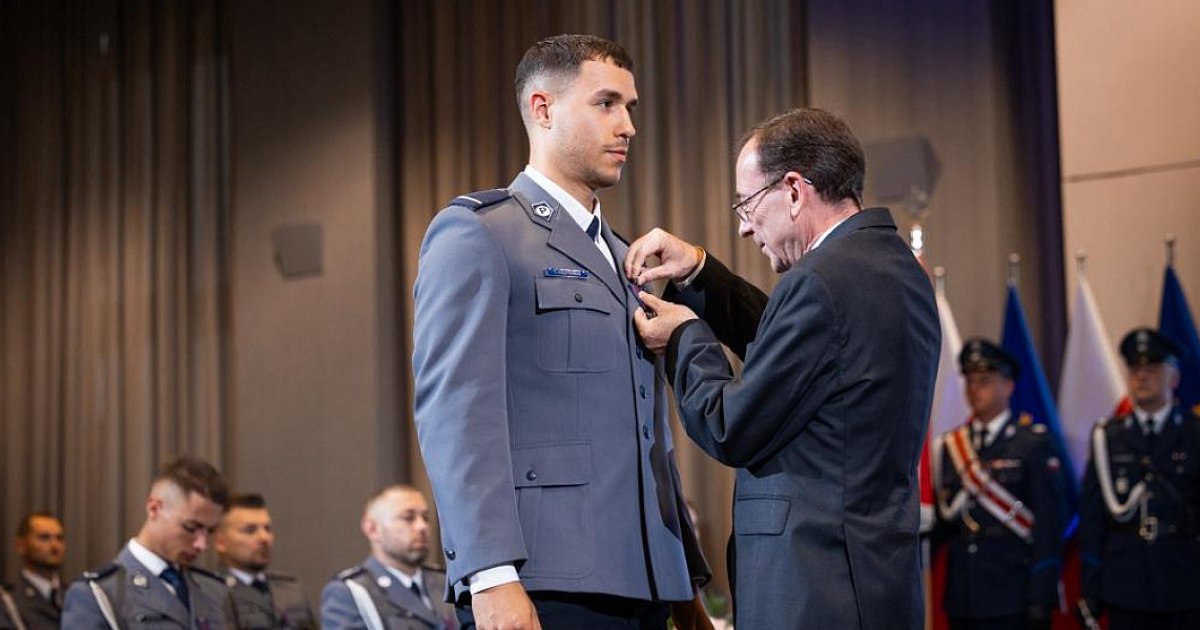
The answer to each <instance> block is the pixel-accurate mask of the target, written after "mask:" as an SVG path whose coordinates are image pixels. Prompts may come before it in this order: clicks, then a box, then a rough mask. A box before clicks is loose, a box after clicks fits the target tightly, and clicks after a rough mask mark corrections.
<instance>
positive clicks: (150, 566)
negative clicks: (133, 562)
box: [128, 538, 171, 577]
mask: <svg viewBox="0 0 1200 630" xmlns="http://www.w3.org/2000/svg"><path fill="white" fill-rule="evenodd" d="M128 547H129V553H131V554H133V557H134V558H136V559H137V561H138V562H141V563H142V566H144V567H146V569H147V570H148V571H150V572H151V573H153V574H154V576H155V577H158V576H159V575H162V572H163V571H166V570H167V567H169V566H171V564H170V563H169V562H167V561H166V560H163V559H162V558H161V557H159V555H158V554H156V553H154V552H153V551H150V550H149V549H147V548H146V547H144V546H143V545H142V543H140V542H138V541H137V539H136V538H130V539H129V545H128Z"/></svg>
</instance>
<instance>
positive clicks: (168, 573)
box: [158, 567, 192, 610]
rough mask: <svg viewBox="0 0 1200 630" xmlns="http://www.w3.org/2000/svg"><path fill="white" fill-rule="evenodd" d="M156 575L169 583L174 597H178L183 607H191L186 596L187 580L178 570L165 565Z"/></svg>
mask: <svg viewBox="0 0 1200 630" xmlns="http://www.w3.org/2000/svg"><path fill="white" fill-rule="evenodd" d="M158 577H160V578H162V580H163V581H164V582H166V583H167V584H170V585H171V588H173V589H175V597H178V598H179V601H181V602H183V607H184V608H186V609H188V610H191V609H192V606H191V600H190V599H189V598H188V587H187V581H186V580H184V579H183V575H182V574H181V573H179V571H178V570H176V569H175V568H174V567H167V568H165V569H163V572H162V573H160V574H158Z"/></svg>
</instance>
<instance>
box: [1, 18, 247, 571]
mask: <svg viewBox="0 0 1200 630" xmlns="http://www.w3.org/2000/svg"><path fill="white" fill-rule="evenodd" d="M6 10H7V11H9V12H10V13H11V15H6V16H5V17H6V18H8V19H6V23H8V24H10V25H12V24H19V25H20V27H19V29H20V30H19V31H16V32H12V33H11V35H12V37H13V38H16V39H17V40H18V41H17V42H16V43H15V44H14V45H13V54H12V55H10V56H8V61H7V63H8V64H9V66H8V67H9V68H11V70H12V73H13V77H14V86H15V87H14V89H12V90H11V91H10V92H9V93H7V94H6V98H7V102H8V104H7V105H6V107H8V108H9V110H8V111H9V113H10V114H11V116H10V117H6V120H12V121H13V123H12V124H13V129H12V131H11V132H10V133H11V135H12V139H13V142H12V144H11V145H10V150H8V151H6V155H8V156H11V159H12V160H13V162H12V164H11V166H12V168H13V172H15V177H14V179H13V181H12V183H11V185H6V186H4V187H2V188H0V194H3V198H2V203H3V208H4V212H3V213H0V255H2V256H3V269H2V270H0V313H2V314H3V319H4V326H3V328H2V329H0V349H2V350H3V356H4V361H5V363H4V370H3V375H2V376H0V401H2V402H0V404H2V411H3V417H2V418H0V429H2V435H3V439H2V440H0V457H3V462H4V463H3V471H4V475H5V478H4V490H5V491H4V494H3V496H2V498H0V521H2V523H3V531H5V532H6V533H7V535H10V536H11V534H12V533H13V531H12V530H13V528H14V527H15V525H16V520H17V519H18V518H19V517H20V516H21V515H23V514H24V513H25V512H28V511H30V510H34V509H47V510H50V511H52V512H55V513H57V514H60V515H62V518H63V520H64V522H65V524H66V529H67V542H68V545H69V548H70V550H71V553H69V554H68V564H67V566H66V567H65V569H66V570H65V574H66V575H74V574H77V573H78V572H79V571H80V570H82V569H83V568H85V567H87V566H89V565H94V564H96V563H98V562H103V561H106V560H107V559H109V558H111V557H112V555H113V554H114V553H115V551H116V549H117V548H118V547H119V546H120V545H121V544H122V543H123V541H124V538H125V537H126V536H128V535H129V534H130V533H131V532H134V531H136V529H137V527H138V526H139V524H140V522H141V520H142V517H143V515H144V509H143V501H144V498H145V492H146V488H147V485H148V483H149V480H150V478H151V476H152V475H153V471H154V469H155V467H156V466H157V465H158V464H159V463H161V462H162V461H164V460H165V459H167V458H169V457H171V456H173V455H175V454H177V453H182V452H188V453H192V454H195V455H197V456H200V457H204V458H207V459H209V460H211V461H213V462H214V463H215V464H217V465H218V466H220V465H221V464H222V463H223V460H224V450H225V445H224V442H225V438H224V435H225V426H224V424H225V419H224V414H223V408H224V401H225V399H226V390H227V388H228V386H227V383H226V375H225V372H224V370H223V369H222V365H223V363H224V357H225V355H226V351H225V349H224V345H223V339H224V338H225V330H226V328H227V326H226V325H225V323H224V322H225V320H226V319H227V316H226V313H227V311H228V304H227V298H226V286H227V282H226V280H225V276H226V272H225V269H224V266H223V261H224V260H225V259H226V255H225V250H226V244H227V240H228V238H227V235H226V234H225V225H226V221H225V217H226V215H227V212H228V203H227V199H226V195H225V193H224V192H223V191H224V186H223V179H224V173H225V169H226V157H225V155H226V150H225V138H226V127H227V124H226V117H225V113H224V111H225V105H224V102H225V101H224V95H223V91H224V89H225V88H224V85H225V77H224V72H225V70H224V68H225V66H226V65H227V63H226V59H225V54H224V52H223V50H222V47H223V40H222V38H221V28H222V27H221V11H220V3H219V2H218V1H217V0H193V1H190V2H184V1H178V2H159V1H155V0H108V1H103V2H83V1H79V0H61V1H57V2H37V1H21V2H14V3H11V4H10V5H8V6H7V7H6ZM13 30H14V31H15V29H13ZM9 553H10V549H9V547H8V546H3V547H0V559H3V560H7V559H8V557H9V556H8V554H9ZM5 566H7V563H5Z"/></svg>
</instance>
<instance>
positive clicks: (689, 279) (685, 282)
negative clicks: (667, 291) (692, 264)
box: [675, 247, 708, 289]
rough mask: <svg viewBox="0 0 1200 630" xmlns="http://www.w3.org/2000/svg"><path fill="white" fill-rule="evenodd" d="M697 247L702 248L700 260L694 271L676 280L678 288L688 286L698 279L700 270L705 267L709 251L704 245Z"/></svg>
mask: <svg viewBox="0 0 1200 630" xmlns="http://www.w3.org/2000/svg"><path fill="white" fill-rule="evenodd" d="M697 249H699V250H700V262H698V263H696V268H695V269H692V273H689V274H688V276H687V277H686V278H684V279H683V280H676V281H675V288H676V289H686V288H688V285H689V284H691V283H692V281H694V280H695V279H696V276H698V275H700V270H702V269H704V261H706V260H708V252H707V251H705V250H704V248H702V247H698V248H697Z"/></svg>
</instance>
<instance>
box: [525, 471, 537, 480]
mask: <svg viewBox="0 0 1200 630" xmlns="http://www.w3.org/2000/svg"><path fill="white" fill-rule="evenodd" d="M525 478H526V479H528V480H529V481H535V480H536V479H537V471H535V470H534V469H532V468H530V469H529V472H527V473H525Z"/></svg>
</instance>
